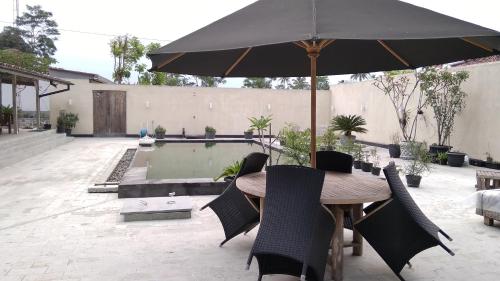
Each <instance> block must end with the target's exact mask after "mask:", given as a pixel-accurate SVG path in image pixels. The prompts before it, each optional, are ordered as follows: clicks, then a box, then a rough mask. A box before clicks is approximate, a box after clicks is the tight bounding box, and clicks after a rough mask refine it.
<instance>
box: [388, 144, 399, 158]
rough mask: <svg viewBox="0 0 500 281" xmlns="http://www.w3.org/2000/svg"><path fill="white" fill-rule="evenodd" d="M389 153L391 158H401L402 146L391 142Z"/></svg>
mask: <svg viewBox="0 0 500 281" xmlns="http://www.w3.org/2000/svg"><path fill="white" fill-rule="evenodd" d="M389 155H390V156H391V158H399V156H401V147H400V146H399V144H389Z"/></svg>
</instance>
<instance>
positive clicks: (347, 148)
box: [338, 140, 356, 157]
mask: <svg viewBox="0 0 500 281" xmlns="http://www.w3.org/2000/svg"><path fill="white" fill-rule="evenodd" d="M355 147H356V144H355V143H354V142H353V141H352V140H347V141H345V142H343V143H342V142H341V143H340V146H339V147H338V150H339V151H340V152H344V153H347V154H349V155H351V156H353V157H354V150H355Z"/></svg>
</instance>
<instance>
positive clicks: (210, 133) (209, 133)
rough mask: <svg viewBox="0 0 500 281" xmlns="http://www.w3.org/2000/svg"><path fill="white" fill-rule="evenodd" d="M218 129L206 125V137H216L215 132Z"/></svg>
mask: <svg viewBox="0 0 500 281" xmlns="http://www.w3.org/2000/svg"><path fill="white" fill-rule="evenodd" d="M216 132H217V131H216V130H215V128H214V127H210V126H206V127H205V138H206V139H215V133H216Z"/></svg>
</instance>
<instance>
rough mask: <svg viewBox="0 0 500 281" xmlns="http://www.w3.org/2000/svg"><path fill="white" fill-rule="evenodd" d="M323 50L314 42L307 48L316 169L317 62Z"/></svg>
mask: <svg viewBox="0 0 500 281" xmlns="http://www.w3.org/2000/svg"><path fill="white" fill-rule="evenodd" d="M320 50H321V48H320V47H319V46H317V45H316V43H315V42H313V45H312V46H310V47H309V48H307V55H308V56H309V58H310V59H311V167H312V168H316V80H317V79H316V62H317V59H318V57H319V52H320Z"/></svg>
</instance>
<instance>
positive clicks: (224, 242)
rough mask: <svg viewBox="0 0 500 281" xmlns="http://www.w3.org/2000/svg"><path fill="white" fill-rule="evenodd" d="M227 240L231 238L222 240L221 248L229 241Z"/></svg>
mask: <svg viewBox="0 0 500 281" xmlns="http://www.w3.org/2000/svg"><path fill="white" fill-rule="evenodd" d="M227 241H229V239H226V240H224V241H222V242H221V243H220V245H219V247H221V248H222V246H223V245H224V244H226V242H227Z"/></svg>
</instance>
